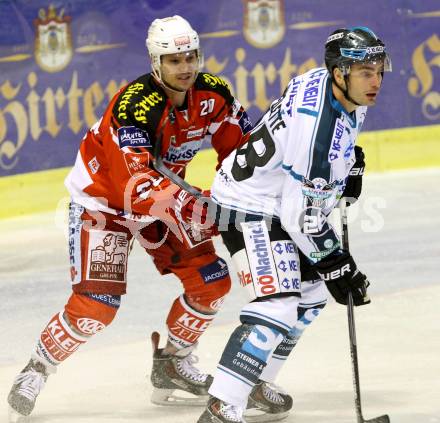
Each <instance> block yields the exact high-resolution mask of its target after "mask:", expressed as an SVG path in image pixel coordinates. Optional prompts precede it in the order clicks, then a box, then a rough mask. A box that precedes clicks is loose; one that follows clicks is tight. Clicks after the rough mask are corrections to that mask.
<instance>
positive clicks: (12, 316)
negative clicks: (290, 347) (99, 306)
mask: <svg viewBox="0 0 440 423" xmlns="http://www.w3.org/2000/svg"><path fill="white" fill-rule="evenodd" d="M349 215H350V217H351V218H350V241H351V250H352V253H353V255H354V257H355V259H356V261H357V262H358V264H359V267H360V268H361V270H362V271H364V272H365V273H366V274H367V275H368V277H369V279H370V281H371V283H372V286H371V290H370V292H371V296H372V299H373V302H372V304H371V305H369V306H366V307H362V308H358V309H356V324H357V327H356V328H357V337H358V350H359V360H360V376H361V390H362V403H363V410H364V415H365V418H367V419H369V418H372V417H375V416H378V415H380V414H384V413H388V414H389V415H390V417H391V421H392V422H393V423H438V422H440V358H439V357H440V286H439V282H440V281H439V276H438V272H437V270H438V268H439V265H440V241H439V239H440V170H438V169H437V170H436V169H433V170H425V171H418V172H398V173H397V172H396V173H392V174H387V175H368V176H367V177H366V178H365V187H364V193H363V198H362V199H361V200H360V202H359V204H358V205H355V206H353V207H351V208H350V209H349ZM218 250H219V252H220V254H221V255H222V256H223V257H225V258H227V259H228V256H227V253H226V251H225V249H224V247H223V246H222V245H221V244H220V243H219V246H218ZM128 277H129V285H128V295H126V296H125V297H124V298H123V303H122V306H121V308H120V311H119V313H118V317H117V318H116V320H115V322H114V323H113V324H112V325H111V326H110V327H109V328H107V329H106V330H105V331H104V332H103V333H102V334H100V335H97V336H96V337H95V338H94V339H93V340H92V341H90V342H89V343H88V344H86V345H85V346H83V347H82V349H81V350H80V351H79V352H77V353H76V354H74V355H73V356H72V357H71V358H70V359H69V360H67V361H66V362H65V363H64V364H63V365H62V366H60V368H59V369H58V373H57V374H56V375H54V376H51V377H50V378H49V381H48V384H47V386H46V388H45V389H44V390H43V392H42V394H41V395H40V397H39V399H38V402H37V406H36V408H35V411H34V413H33V419H32V422H35V423H61V422H62V423H64V422H65V423H71V422H72V423H73V422H75V423H86V422H87V423H88V422H96V423H103V422H109V423H112V422H127V423H136V422H159V421H160V422H161V423H171V422H173V423H174V422H176V423H180V422H181V423H186V422H188V423H190V422H194V423H195V422H196V421H197V418H198V416H199V414H200V413H201V410H200V409H198V408H189V407H187V408H183V409H180V408H179V409H176V408H169V407H157V406H153V405H151V404H150V403H149V400H148V398H149V393H150V392H151V387H150V385H149V383H147V382H146V379H145V377H146V375H147V374H149V372H150V369H151V361H152V360H151V348H150V343H149V334H150V333H151V331H152V330H159V331H160V332H161V333H162V334H163V337H164V336H165V323H164V322H165V317H166V315H167V312H168V309H169V306H170V304H171V302H172V301H173V299H174V298H175V297H176V296H177V295H178V294H179V293H180V289H179V283H178V282H177V281H176V280H174V278H173V276H166V277H160V276H159V275H158V273H157V272H156V270H155V269H154V267H153V265H152V263H151V260H150V259H149V258H148V257H147V256H146V255H145V254H144V253H143V250H141V249H140V248H135V249H134V250H133V253H132V255H131V256H130V262H129V276H128ZM68 281H69V274H68V256H67V246H66V240H65V236H64V229H63V224H62V218H61V217H60V216H59V215H56V214H55V213H46V214H39V215H34V216H28V217H22V218H16V219H7V220H2V221H0V328H1V338H0V339H1V343H0V422H1V423H3V422H6V421H7V420H6V416H7V404H6V396H7V393H8V391H9V389H10V386H11V383H12V380H13V378H14V376H15V375H16V374H17V372H19V371H20V370H21V368H22V367H23V366H24V365H25V364H26V362H27V361H28V358H29V354H30V352H31V350H32V349H33V347H34V343H35V340H36V338H37V337H38V335H39V333H40V330H41V329H42V328H43V327H44V325H45V324H46V323H47V321H48V319H49V318H50V317H51V316H52V315H53V314H54V313H55V312H56V311H58V310H60V309H61V308H62V307H63V305H64V303H65V302H66V300H67V297H68V295H69V294H70V286H69V282H68ZM244 302H245V298H244V296H243V294H242V293H241V291H240V289H239V287H238V283H237V281H235V283H234V287H233V290H232V292H231V294H230V295H229V297H228V298H227V301H226V303H225V306H224V308H223V309H222V311H221V312H220V314H219V317H218V319H217V320H216V322H215V323H214V324H213V326H212V327H211V328H210V329H209V330H208V331H207V333H206V334H205V335H204V337H203V338H202V340H201V343H200V348H199V349H198V354H199V356H200V363H199V364H200V367H201V368H203V369H204V370H207V371H211V372H212V371H213V370H214V369H215V365H216V363H217V360H218V359H219V356H220V354H221V352H222V349H223V346H224V344H225V342H226V340H227V338H228V337H229V334H230V332H231V331H232V329H233V328H234V327H235V326H236V324H237V315H238V311H239V309H240V306H241V305H242V304H244ZM346 320H347V319H346V312H345V308H344V307H343V306H340V305H337V304H335V303H334V302H331V303H330V304H329V305H328V306H327V308H326V309H325V310H324V311H323V312H322V314H321V316H320V317H319V318H318V320H317V321H316V322H315V323H314V324H313V326H312V327H311V328H310V329H308V331H306V333H305V335H304V337H303V339H302V340H301V342H300V344H299V345H298V346H297V348H296V350H295V351H294V353H293V354H292V356H291V357H290V359H289V361H288V362H287V363H286V365H285V368H284V370H283V372H282V374H281V375H280V378H279V380H278V382H279V384H280V385H282V386H283V387H284V388H285V389H286V390H287V391H288V392H289V393H291V394H292V395H293V396H294V411H293V412H292V414H291V415H290V416H289V418H288V419H287V420H286V422H292V423H312V422H313V423H336V422H338V423H349V422H353V423H354V422H355V421H356V418H355V415H354V405H353V388H352V382H351V367H350V356H349V343H348V331H347V323H346Z"/></svg>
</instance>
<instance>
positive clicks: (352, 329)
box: [340, 200, 364, 423]
mask: <svg viewBox="0 0 440 423" xmlns="http://www.w3.org/2000/svg"><path fill="white" fill-rule="evenodd" d="M340 212H341V227H342V248H343V249H344V250H346V251H349V248H350V245H349V242H348V224H347V206H346V203H345V201H344V200H341V207H340ZM347 318H348V331H349V338H350V355H351V368H352V374H353V387H354V392H355V395H354V404H355V408H356V416H357V421H358V423H364V418H363V417H362V407H361V388H360V379H359V362H358V353H357V343H356V326H355V322H354V306H353V296H352V295H351V292H350V293H349V294H348V300H347Z"/></svg>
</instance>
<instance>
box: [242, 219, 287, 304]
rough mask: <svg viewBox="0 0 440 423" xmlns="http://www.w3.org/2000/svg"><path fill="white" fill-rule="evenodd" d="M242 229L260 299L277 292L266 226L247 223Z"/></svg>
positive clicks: (277, 287) (276, 279)
mask: <svg viewBox="0 0 440 423" xmlns="http://www.w3.org/2000/svg"><path fill="white" fill-rule="evenodd" d="M242 227H243V236H244V240H245V244H246V253H247V255H248V259H249V265H250V268H251V273H252V279H253V280H254V281H255V282H254V287H255V290H256V291H257V292H256V293H257V296H258V297H262V296H265V295H271V294H275V293H276V292H279V286H278V278H277V271H276V268H275V263H274V259H273V255H272V248H271V245H270V240H269V233H268V230H267V227H266V224H265V223H264V222H248V223H244V224H242Z"/></svg>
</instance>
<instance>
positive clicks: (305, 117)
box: [211, 68, 367, 262]
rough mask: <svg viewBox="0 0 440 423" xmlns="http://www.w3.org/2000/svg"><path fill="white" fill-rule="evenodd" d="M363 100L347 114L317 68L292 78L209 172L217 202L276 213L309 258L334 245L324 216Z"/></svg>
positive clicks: (348, 157) (343, 171)
mask: <svg viewBox="0 0 440 423" xmlns="http://www.w3.org/2000/svg"><path fill="white" fill-rule="evenodd" d="M366 111H367V107H363V106H361V107H358V108H357V109H356V110H355V111H354V112H353V113H348V112H347V111H346V110H344V108H343V107H342V105H341V104H340V103H339V102H338V101H337V100H336V99H335V97H334V96H333V93H332V82H331V79H330V75H329V73H328V71H327V69H325V68H316V69H312V70H310V71H309V72H307V73H305V74H303V75H300V76H298V77H296V78H294V79H292V80H291V81H290V83H289V85H288V86H287V89H286V90H285V92H284V94H283V95H282V97H280V98H279V99H277V100H275V101H274V102H273V103H272V104H271V106H270V108H269V109H268V111H267V112H266V113H265V114H264V115H263V117H262V118H261V120H260V121H259V122H258V123H257V125H256V126H255V128H254V129H253V130H252V132H251V133H250V135H249V139H248V141H247V143H246V144H244V145H243V146H242V147H241V148H239V149H237V150H235V151H233V152H232V153H231V154H230V155H229V156H228V157H227V158H226V159H225V160H224V161H223V164H222V166H221V168H220V169H219V171H218V172H217V175H216V177H215V180H214V183H213V186H212V189H211V193H212V194H211V195H212V198H213V200H214V201H215V202H216V203H218V204H219V205H221V206H223V207H225V208H229V209H234V210H237V211H241V212H245V213H247V214H250V215H262V216H266V217H271V218H275V219H277V220H279V221H280V222H281V225H282V226H283V228H284V229H285V230H286V231H287V232H288V233H289V235H290V236H291V238H292V240H293V241H294V242H295V243H296V244H297V246H298V247H299V248H300V249H301V250H302V252H303V253H304V254H305V255H306V257H308V258H309V260H310V261H312V262H317V261H319V260H321V259H322V258H324V257H325V256H326V255H328V254H330V253H331V252H332V251H335V250H336V249H338V248H339V240H338V237H337V235H336V233H335V231H334V230H333V228H332V227H331V225H329V223H328V222H327V217H328V215H329V214H330V212H331V211H332V210H333V208H334V207H335V206H336V205H337V203H338V201H339V198H340V196H341V194H342V192H343V190H344V188H345V184H346V178H347V176H348V174H349V171H350V169H351V167H352V166H353V164H354V162H355V155H354V145H355V141H356V138H357V136H358V134H359V131H360V129H361V127H362V124H363V121H364V119H365V115H366Z"/></svg>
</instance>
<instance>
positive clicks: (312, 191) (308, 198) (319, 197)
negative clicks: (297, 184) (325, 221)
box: [301, 178, 337, 207]
mask: <svg viewBox="0 0 440 423" xmlns="http://www.w3.org/2000/svg"><path fill="white" fill-rule="evenodd" d="M336 185H337V181H333V182H332V183H328V182H327V181H326V180H325V179H323V178H314V179H313V180H311V181H310V180H309V179H307V178H303V183H302V186H301V190H302V193H303V196H304V198H305V206H312V207H324V206H325V202H326V200H328V199H329V198H330V197H331V196H332V194H333V191H334V189H335V187H336Z"/></svg>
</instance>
